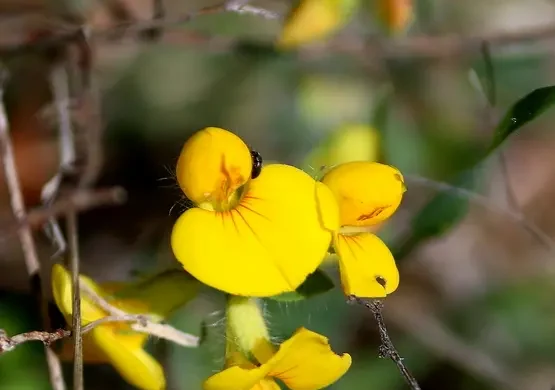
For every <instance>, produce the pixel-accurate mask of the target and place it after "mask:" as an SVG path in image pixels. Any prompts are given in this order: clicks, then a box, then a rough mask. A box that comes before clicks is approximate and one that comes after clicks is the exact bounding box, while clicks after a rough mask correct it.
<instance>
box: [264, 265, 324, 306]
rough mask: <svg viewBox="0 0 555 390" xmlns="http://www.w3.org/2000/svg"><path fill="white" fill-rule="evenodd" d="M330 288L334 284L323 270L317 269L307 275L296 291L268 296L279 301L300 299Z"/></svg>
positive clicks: (321, 292)
mask: <svg viewBox="0 0 555 390" xmlns="http://www.w3.org/2000/svg"><path fill="white" fill-rule="evenodd" d="M332 288H334V284H333V281H332V280H331V279H330V277H329V276H328V275H326V273H325V272H324V271H322V270H320V269H317V270H316V271H314V272H313V273H311V274H310V275H308V277H307V278H306V280H305V281H304V283H303V284H301V285H300V286H299V287H298V288H297V290H296V291H293V292H287V293H283V294H279V295H276V296H273V297H270V299H273V300H275V301H279V302H292V301H301V300H303V299H307V298H310V297H313V296H315V295H318V294H323V293H325V292H327V291H329V290H331V289H332Z"/></svg>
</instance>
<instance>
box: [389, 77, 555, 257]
mask: <svg viewBox="0 0 555 390" xmlns="http://www.w3.org/2000/svg"><path fill="white" fill-rule="evenodd" d="M490 82H491V80H490ZM490 88H493V87H490ZM488 99H492V97H491V96H489V97H488ZM554 104H555V86H549V87H544V88H539V89H536V90H534V91H532V92H530V93H529V94H527V95H526V96H524V97H523V98H522V99H520V100H518V101H517V102H516V103H515V104H514V105H513V106H512V107H511V108H510V109H509V110H508V111H507V113H506V114H505V116H504V117H503V119H502V120H501V122H500V123H499V124H498V126H497V127H496V129H495V133H494V138H493V140H492V143H491V145H490V147H489V148H488V151H487V153H486V155H485V156H484V158H485V157H487V155H488V154H490V153H491V152H493V151H494V150H495V149H496V148H497V147H498V146H499V145H500V144H501V143H502V142H503V141H504V140H505V139H506V138H507V137H508V136H510V135H511V134H513V133H514V132H515V131H517V130H518V129H520V128H521V127H522V126H524V125H525V124H527V123H529V122H531V121H532V120H534V119H536V118H537V117H538V116H539V115H541V114H542V113H543V112H545V111H546V110H548V109H549V108H551V107H552V106H553V105H554ZM475 179H476V172H475V169H474V168H471V169H468V170H466V171H463V172H462V173H461V174H459V176H457V177H456V179H455V180H454V181H453V183H452V184H453V186H455V187H457V188H464V189H472V188H473V187H474V184H475V181H476V180H475ZM468 202H469V201H468V199H467V198H465V197H462V196H461V195H460V194H457V193H456V192H454V191H444V192H441V193H440V194H438V195H436V196H435V197H434V198H432V199H431V200H430V201H429V202H428V203H427V204H426V205H425V206H424V207H423V208H422V209H421V210H420V212H418V214H416V216H414V218H413V219H412V222H411V227H412V232H411V233H410V235H409V236H408V237H405V239H404V240H403V243H402V244H401V245H400V247H399V248H398V249H397V250H395V256H396V258H398V259H401V258H403V257H404V256H406V255H407V254H408V253H410V252H411V251H412V250H413V249H414V248H415V247H416V246H417V245H418V244H419V243H420V242H421V241H423V240H425V239H428V238H431V237H435V236H438V235H441V234H443V233H445V232H447V230H449V229H450V228H451V227H452V226H454V225H455V224H456V223H457V222H458V221H460V220H461V219H462V218H463V217H464V215H465V214H466V212H467V210H468Z"/></svg>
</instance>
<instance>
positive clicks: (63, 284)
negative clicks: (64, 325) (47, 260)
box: [51, 264, 106, 325]
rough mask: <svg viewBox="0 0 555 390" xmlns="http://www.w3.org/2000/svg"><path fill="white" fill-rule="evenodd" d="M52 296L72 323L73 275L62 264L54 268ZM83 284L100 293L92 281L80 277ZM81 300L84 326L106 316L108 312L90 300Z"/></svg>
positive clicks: (83, 298) (55, 265)
mask: <svg viewBox="0 0 555 390" xmlns="http://www.w3.org/2000/svg"><path fill="white" fill-rule="evenodd" d="M51 280H52V295H53V296H54V301H55V302H56V305H57V306H58V308H59V309H60V311H61V312H62V314H63V315H64V317H65V318H66V320H67V321H68V322H69V323H71V313H72V311H73V303H72V302H73V294H72V291H73V289H72V288H71V275H70V274H69V272H68V271H67V270H66V269H65V268H64V266H62V265H61V264H54V266H53V267H52V276H51ZM79 280H80V282H81V283H83V284H86V285H87V286H88V287H89V288H90V289H92V290H93V291H96V292H97V293H100V292H101V291H100V288H99V287H98V285H97V284H96V283H95V282H93V281H92V279H90V278H88V277H86V276H83V275H79ZM83 295H84V294H82V298H81V319H82V322H83V324H84V325H85V324H88V323H89V322H92V321H96V320H98V319H100V318H103V317H105V316H106V312H105V311H104V310H102V309H101V308H99V307H98V306H96V305H95V304H94V303H93V302H92V301H91V300H90V299H88V298H87V297H84V296H83Z"/></svg>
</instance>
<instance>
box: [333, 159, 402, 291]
mask: <svg viewBox="0 0 555 390" xmlns="http://www.w3.org/2000/svg"><path fill="white" fill-rule="evenodd" d="M322 183H324V184H325V185H326V186H327V187H328V188H329V189H330V190H331V191H332V192H333V194H334V196H335V198H336V200H337V203H338V205H339V221H340V225H341V228H340V229H339V230H338V231H336V232H335V234H334V238H333V247H334V249H335V252H336V253H337V255H338V260H339V267H340V271H341V282H342V285H343V290H344V291H345V293H346V294H347V295H356V296H358V297H361V298H380V297H385V296H386V295H387V294H390V293H392V292H393V291H395V290H396V289H397V287H398V285H399V272H398V270H397V266H396V264H395V260H394V258H393V255H392V254H391V251H390V250H389V248H388V247H387V246H386V245H385V243H384V242H383V241H382V240H381V239H380V238H378V237H377V236H376V235H375V234H373V233H371V227H372V226H375V225H377V224H380V223H382V222H383V221H385V220H386V219H387V218H389V217H390V216H391V215H392V214H393V213H394V212H395V211H396V210H397V208H398V207H399V205H400V204H401V200H402V198H403V193H404V192H405V191H406V187H405V185H404V182H403V176H402V175H401V173H400V172H399V171H398V170H397V169H396V168H394V167H391V166H389V165H385V164H380V163H376V162H367V161H353V162H348V163H344V164H340V165H338V166H336V167H334V168H332V169H331V170H330V171H328V172H327V173H326V174H325V175H324V177H323V178H322Z"/></svg>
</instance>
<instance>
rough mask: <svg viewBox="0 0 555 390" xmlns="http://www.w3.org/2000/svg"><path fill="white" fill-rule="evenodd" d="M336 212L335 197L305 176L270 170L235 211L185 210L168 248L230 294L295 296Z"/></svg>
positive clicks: (321, 252)
mask: <svg viewBox="0 0 555 390" xmlns="http://www.w3.org/2000/svg"><path fill="white" fill-rule="evenodd" d="M336 212H338V211H337V205H336V203H335V200H334V197H333V194H332V193H331V192H330V191H329V189H327V188H325V186H322V185H317V183H316V182H315V181H314V179H312V178H311V177H310V176H309V175H308V174H306V173H305V172H303V171H301V170H299V169H297V168H294V167H291V166H288V165H281V164H273V165H267V166H266V167H264V168H263V169H262V172H261V174H260V176H259V177H258V178H256V179H255V180H252V181H251V182H250V183H249V185H248V186H247V188H246V190H245V193H244V194H243V197H242V199H240V201H239V203H238V204H237V205H236V206H235V207H234V208H233V209H231V210H229V211H222V212H210V211H207V210H203V209H199V208H193V209H189V210H187V211H185V213H183V214H182V215H181V216H180V217H179V219H178V220H177V222H176V223H175V225H174V228H173V231H172V237H171V245H172V248H173V251H174V254H175V256H176V258H177V259H178V260H179V261H180V262H181V263H182V264H183V267H184V268H185V269H186V270H187V271H188V272H189V273H190V274H191V275H193V276H194V277H196V278H197V279H199V280H200V281H201V282H203V283H205V284H207V285H209V286H211V287H214V288H216V289H219V290H222V291H225V292H227V293H229V294H234V295H241V296H259V297H264V296H272V295H277V294H280V293H283V292H288V291H294V290H295V289H296V288H297V287H298V286H299V285H300V284H301V283H302V282H303V281H304V280H305V279H306V277H307V276H308V275H309V274H310V273H312V272H314V270H315V269H316V268H317V267H318V265H319V264H320V263H321V261H322V259H323V258H324V256H325V254H326V251H327V249H328V247H329V245H330V242H331V237H332V234H331V231H330V229H327V228H326V227H325V226H323V225H324V223H325V224H326V225H330V226H331V225H333V224H334V218H333V213H336ZM328 213H330V214H329V215H328ZM332 227H333V226H332Z"/></svg>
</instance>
